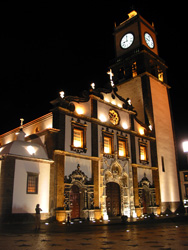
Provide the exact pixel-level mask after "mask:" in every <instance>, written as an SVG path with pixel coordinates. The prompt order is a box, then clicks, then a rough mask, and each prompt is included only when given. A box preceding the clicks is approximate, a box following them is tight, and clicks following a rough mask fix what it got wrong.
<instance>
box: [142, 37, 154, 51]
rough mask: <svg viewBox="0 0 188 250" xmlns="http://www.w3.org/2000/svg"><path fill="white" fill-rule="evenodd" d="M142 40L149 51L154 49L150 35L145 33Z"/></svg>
mask: <svg viewBox="0 0 188 250" xmlns="http://www.w3.org/2000/svg"><path fill="white" fill-rule="evenodd" d="M144 38H145V41H146V43H147V45H148V46H149V47H150V49H153V48H154V41H153V38H152V37H151V35H150V34H148V33H145V34H144Z"/></svg>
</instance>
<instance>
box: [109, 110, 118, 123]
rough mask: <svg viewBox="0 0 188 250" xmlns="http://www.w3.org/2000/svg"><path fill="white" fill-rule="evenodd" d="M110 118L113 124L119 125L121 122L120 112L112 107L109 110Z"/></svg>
mask: <svg viewBox="0 0 188 250" xmlns="http://www.w3.org/2000/svg"><path fill="white" fill-rule="evenodd" d="M109 118H110V122H111V123H112V124H113V125H118V124H119V114H118V113H117V112H116V111H115V110H113V109H111V110H110V111H109Z"/></svg>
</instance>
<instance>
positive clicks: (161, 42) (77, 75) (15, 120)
mask: <svg viewBox="0 0 188 250" xmlns="http://www.w3.org/2000/svg"><path fill="white" fill-rule="evenodd" d="M16 2H17V1H16ZM54 2H55V1H51V3H49V2H46V1H41V2H40V4H39V3H37V4H36V5H34V4H33V2H30V3H28V2H27V4H26V5H24V4H20V5H19V4H18V3H14V5H12V4H10V3H7V2H6V3H1V4H0V21H1V25H0V44H1V47H0V59H1V67H0V84H1V85H0V86H1V89H0V103H1V125H0V134H2V133H4V132H7V131H9V130H10V129H13V128H15V127H18V126H19V124H20V120H19V119H20V118H21V117H23V118H24V119H25V123H27V122H29V121H31V120H33V119H35V118H37V117H39V116H41V115H44V114H46V113H48V112H49V110H50V108H52V106H51V105H50V103H49V102H50V101H51V100H53V99H55V98H56V97H57V95H58V92H59V91H60V90H64V91H65V94H66V95H81V92H82V91H83V90H84V89H88V88H89V85H90V83H92V82H95V84H96V87H104V86H105V85H106V84H107V83H108V76H107V74H106V72H107V71H108V69H109V68H108V67H109V65H110V61H111V60H112V59H113V58H114V57H115V53H114V38H113V35H112V33H113V30H114V22H116V23H117V24H119V23H121V22H122V21H124V20H125V19H127V17H128V16H127V14H128V13H129V12H130V11H131V10H132V8H135V9H136V10H137V11H138V12H139V13H140V14H141V15H142V16H143V17H144V18H145V19H146V20H147V21H149V22H150V23H152V22H154V25H155V29H156V31H157V33H158V36H157V39H158V48H159V56H160V57H161V58H162V59H164V60H165V62H166V64H167V66H168V71H167V73H168V84H169V85H170V86H171V87H172V88H171V90H170V95H171V102H172V111H173V117H174V127H175V139H176V146H177V152H178V161H179V165H180V168H183V167H186V157H185V155H184V154H183V153H182V148H181V142H182V140H184V139H188V129H187V128H188V118H187V117H186V115H187V108H188V104H187V103H188V102H187V100H188V91H187V87H188V80H187V79H186V73H187V64H188V63H187V58H188V55H187V54H188V53H187V44H188V36H187V16H186V15H187V13H186V7H185V6H183V5H178V6H177V4H175V3H171V4H170V5H168V6H167V5H166V6H163V3H164V1H156V2H155V1H140V0H138V1H100V2H96V1H78V2H77V1H69V3H66V2H63V3H64V5H62V4H57V3H54ZM179 3H181V1H179ZM133 5H134V6H133Z"/></svg>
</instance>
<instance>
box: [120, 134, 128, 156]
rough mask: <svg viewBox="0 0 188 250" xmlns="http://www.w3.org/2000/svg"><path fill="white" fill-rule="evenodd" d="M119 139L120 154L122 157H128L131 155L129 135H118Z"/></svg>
mask: <svg viewBox="0 0 188 250" xmlns="http://www.w3.org/2000/svg"><path fill="white" fill-rule="evenodd" d="M117 139H118V155H119V156H122V157H128V156H129V151H128V139H127V137H126V138H124V137H119V136H117Z"/></svg>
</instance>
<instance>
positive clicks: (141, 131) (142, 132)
mask: <svg viewBox="0 0 188 250" xmlns="http://www.w3.org/2000/svg"><path fill="white" fill-rule="evenodd" d="M139 133H140V135H144V128H142V127H141V128H139Z"/></svg>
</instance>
